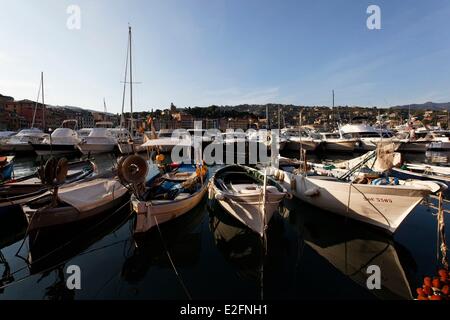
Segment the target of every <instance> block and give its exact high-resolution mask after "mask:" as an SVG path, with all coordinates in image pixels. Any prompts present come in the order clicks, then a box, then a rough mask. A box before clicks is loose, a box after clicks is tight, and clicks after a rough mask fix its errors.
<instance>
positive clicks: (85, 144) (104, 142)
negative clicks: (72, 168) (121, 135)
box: [77, 128, 117, 154]
mask: <svg viewBox="0 0 450 320" xmlns="http://www.w3.org/2000/svg"><path fill="white" fill-rule="evenodd" d="M116 145H117V140H116V139H115V138H114V137H113V135H112V133H111V131H110V130H109V129H107V128H93V129H92V130H91V132H90V133H89V135H88V136H87V137H85V138H83V139H82V140H81V141H80V143H79V144H78V145H77V147H78V149H80V151H81V153H83V154H99V153H111V152H113V151H114V148H115V147H116Z"/></svg>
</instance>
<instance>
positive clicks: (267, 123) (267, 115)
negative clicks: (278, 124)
mask: <svg viewBox="0 0 450 320" xmlns="http://www.w3.org/2000/svg"><path fill="white" fill-rule="evenodd" d="M266 126H267V128H266V129H267V130H269V129H270V126H269V106H268V105H266Z"/></svg>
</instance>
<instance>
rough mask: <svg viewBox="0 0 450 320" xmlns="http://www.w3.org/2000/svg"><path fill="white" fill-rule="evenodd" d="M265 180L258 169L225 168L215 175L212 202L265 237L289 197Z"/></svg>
mask: <svg viewBox="0 0 450 320" xmlns="http://www.w3.org/2000/svg"><path fill="white" fill-rule="evenodd" d="M264 180H265V178H264V174H262V173H261V172H259V171H258V170H256V169H252V168H249V167H246V166H240V165H230V166H226V167H224V168H222V169H219V170H218V171H217V172H216V173H215V174H214V176H213V178H212V182H211V184H210V188H209V199H210V200H211V201H217V202H218V204H219V205H220V206H221V207H222V208H223V209H224V210H225V211H227V212H228V213H229V214H230V215H232V216H233V217H235V218H236V219H237V220H239V221H240V222H242V223H243V224H244V225H246V226H248V227H249V228H250V229H251V230H253V231H254V232H256V233H257V234H259V235H260V236H261V237H262V236H263V235H264V231H265V229H266V227H267V225H268V223H269V221H270V219H271V218H272V216H273V214H274V212H275V211H276V210H277V209H278V207H279V205H280V202H281V201H282V200H283V199H284V197H285V196H286V194H287V192H286V189H284V188H283V187H282V186H280V185H279V184H278V183H277V182H276V181H275V180H274V179H272V178H268V179H266V184H265V181H264ZM264 187H266V190H265V191H264ZM264 198H265V199H264Z"/></svg>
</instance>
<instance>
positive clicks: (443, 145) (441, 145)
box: [428, 141, 450, 151]
mask: <svg viewBox="0 0 450 320" xmlns="http://www.w3.org/2000/svg"><path fill="white" fill-rule="evenodd" d="M428 150H433V151H440V150H446V151H448V150H450V142H441V141H434V142H431V143H430V144H429V145H428Z"/></svg>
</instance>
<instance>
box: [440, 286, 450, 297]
mask: <svg viewBox="0 0 450 320" xmlns="http://www.w3.org/2000/svg"><path fill="white" fill-rule="evenodd" d="M441 292H442V293H443V294H445V295H446V296H448V294H449V293H450V289H449V286H448V285H445V286H443V287H442V289H441Z"/></svg>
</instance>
